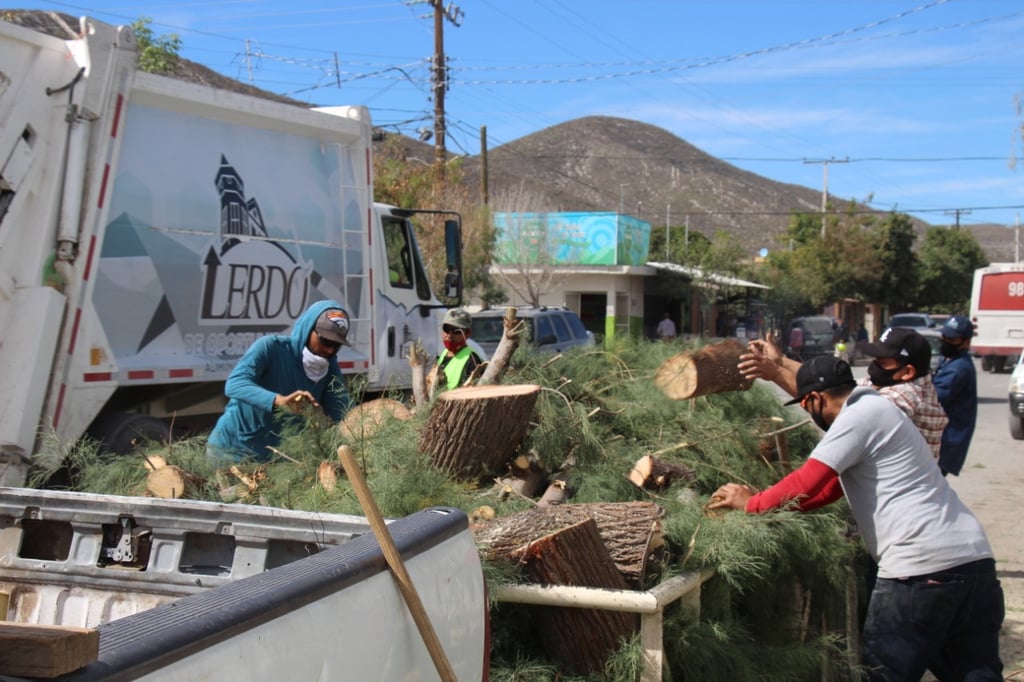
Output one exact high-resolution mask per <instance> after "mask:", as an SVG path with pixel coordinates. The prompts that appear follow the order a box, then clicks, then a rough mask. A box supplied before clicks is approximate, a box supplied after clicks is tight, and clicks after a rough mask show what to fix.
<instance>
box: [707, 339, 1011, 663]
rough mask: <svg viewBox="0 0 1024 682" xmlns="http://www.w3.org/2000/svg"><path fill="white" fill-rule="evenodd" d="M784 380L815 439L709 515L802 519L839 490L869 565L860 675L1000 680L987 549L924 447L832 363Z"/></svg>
mask: <svg viewBox="0 0 1024 682" xmlns="http://www.w3.org/2000/svg"><path fill="white" fill-rule="evenodd" d="M796 384H797V392H796V398H795V399H794V400H792V401H790V403H788V404H793V403H800V406H801V407H803V408H804V409H805V410H807V411H808V412H809V413H810V415H811V418H812V419H813V420H814V422H815V423H816V424H817V425H818V426H819V427H821V428H822V429H823V430H824V431H825V432H826V433H825V436H824V438H823V439H822V440H821V442H819V443H818V445H817V446H816V447H815V448H814V450H813V451H812V452H811V454H810V456H809V457H808V459H807V461H806V463H804V465H803V466H801V467H800V468H799V469H797V470H796V471H794V472H793V473H791V474H789V475H788V476H786V477H785V478H783V479H782V480H781V481H779V482H778V483H776V484H775V485H773V486H772V487H770V488H768V489H766V490H764V491H761V492H757V491H756V490H754V489H753V488H751V487H750V486H746V485H739V484H737V483H726V484H725V485H723V486H721V487H720V488H719V489H718V490H717V491H715V493H714V494H713V495H712V496H711V503H710V505H709V506H710V508H712V509H720V508H732V509H741V510H745V511H747V512H750V513H762V512H766V511H769V510H772V509H777V508H780V507H796V508H798V509H801V510H804V511H808V510H811V509H816V508H818V507H821V506H823V505H826V504H829V503H830V502H834V501H835V500H838V499H839V498H840V497H842V496H843V495H844V494H845V496H846V498H847V500H848V501H849V504H850V509H851V511H852V512H853V515H854V518H855V519H856V521H857V525H858V527H859V529H860V533H861V536H862V538H863V540H864V544H865V546H866V547H867V549H868V551H869V552H870V554H871V556H872V557H873V558H874V559H875V560H876V561H877V562H878V582H877V583H876V585H875V589H874V590H873V591H872V594H871V601H870V603H869V606H868V613H867V617H866V620H865V624H864V632H863V635H862V662H863V663H864V665H865V666H867V667H868V668H870V670H871V671H870V674H869V678H870V679H871V680H886V681H889V682H892V681H894V680H919V679H921V676H922V675H923V674H924V672H925V670H926V669H927V670H931V671H932V673H933V674H935V675H936V677H938V678H939V679H941V680H946V679H951V680H952V679H971V680H993V681H995V680H1001V679H1002V669H1003V666H1002V662H1001V661H1000V659H999V629H1000V627H1001V625H1002V620H1003V613H1004V603H1003V591H1002V588H1001V587H1000V585H999V581H998V580H997V578H996V571H995V560H994V559H993V554H992V548H991V547H990V545H989V542H988V538H987V537H986V536H985V531H984V529H983V528H982V526H981V524H980V523H979V522H978V520H977V518H975V516H974V515H973V514H972V513H971V511H970V509H968V508H967V506H966V505H965V504H964V503H963V502H962V501H961V500H960V498H959V497H957V495H956V492H954V491H953V489H952V488H951V487H950V486H949V484H948V483H947V482H946V480H945V478H943V476H942V473H941V472H940V471H939V468H938V467H937V466H935V459H934V457H933V455H932V451H931V449H930V448H929V447H928V443H927V442H925V440H924V438H923V437H922V435H921V433H920V432H919V431H918V430H917V428H916V427H915V426H914V424H913V423H912V422H911V421H910V420H909V419H908V418H907V416H906V415H905V414H904V413H903V412H902V411H901V410H900V409H899V408H898V407H896V406H895V405H893V403H892V402H890V401H889V400H887V399H886V398H884V397H882V396H881V395H879V394H878V392H877V391H875V390H874V389H873V388H870V387H866V386H865V387H858V386H857V385H856V382H855V381H854V379H853V372H852V371H851V370H850V365H849V364H848V363H846V362H845V361H844V360H841V359H839V358H834V357H827V356H822V357H817V358H814V359H813V360H810V361H809V362H806V363H804V364H803V365H802V366H801V367H800V369H799V370H798V372H797V377H796ZM911 605H912V608H911ZM922 613H924V614H927V617H924V618H915V614H922Z"/></svg>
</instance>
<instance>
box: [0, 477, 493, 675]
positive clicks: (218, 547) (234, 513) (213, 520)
mask: <svg viewBox="0 0 1024 682" xmlns="http://www.w3.org/2000/svg"><path fill="white" fill-rule="evenodd" d="M103 508H106V511H105V512H104V511H103ZM104 513H105V516H104ZM126 519H127V520H128V522H127V523H126ZM61 524H66V525H61ZM160 524H163V525H160ZM168 526H169V527H168ZM140 528H142V529H145V530H143V531H140V530H139V529H140ZM189 529H191V530H189ZM389 530H390V532H391V534H392V537H393V538H394V540H395V544H396V546H397V548H398V550H399V552H401V554H402V557H403V560H404V561H405V563H406V567H407V569H408V571H409V574H410V576H411V578H412V580H413V584H414V585H415V587H416V589H417V591H418V592H419V595H420V598H421V599H422V601H423V603H424V606H425V608H426V609H427V612H428V614H429V616H430V619H431V622H432V624H433V627H434V629H435V631H436V632H437V635H438V638H439V640H440V642H441V644H442V646H443V647H444V649H445V653H446V655H447V656H448V659H449V661H450V662H451V664H452V667H453V668H454V670H455V672H456V675H457V677H458V679H460V680H479V679H481V677H482V675H483V674H484V666H485V659H486V647H487V646H488V643H487V634H486V627H485V623H486V609H487V604H486V597H485V593H484V584H483V575H482V572H481V569H480V562H479V556H478V553H477V550H476V545H475V543H474V542H473V538H472V536H471V534H470V533H469V531H468V521H467V519H466V516H465V514H463V513H462V512H461V511H459V510H455V509H449V508H431V509H427V510H424V511H421V512H417V513H415V514H412V515H410V516H408V517H405V518H403V519H398V520H395V521H392V522H391V523H390V524H389ZM68 533H70V541H66V537H65V536H66V535H67V534H68ZM126 533H127V535H126ZM146 534H149V535H151V537H150V539H149V540H148V541H144V540H143V538H144V537H145V535H146ZM44 536H49V537H50V538H51V541H50V542H43V539H44ZM133 538H135V542H134V545H133ZM225 538H226V540H225ZM54 542H55V543H56V546H57V549H58V550H59V549H61V548H63V547H64V546H68V551H67V555H66V556H64V555H63V554H62V553H54V552H53V551H52V550H48V549H45V547H46V546H53V545H54ZM146 542H148V547H147V546H146ZM133 546H134V548H135V549H133ZM227 547H233V548H234V551H232V552H228V551H227V549H226V548H227ZM211 548H212V549H211ZM47 551H49V552H51V554H49V555H46V556H43V555H45V554H46V552H47ZM204 551H205V553H204ZM239 554H241V555H242V556H241V558H240V557H239ZM142 555H145V557H146V561H145V562H142V560H141V557H142ZM300 555H301V557H302V558H299V557H300ZM126 558H127V559H129V560H128V561H126V562H123V563H122V562H118V561H115V560H114V559H126ZM285 558H288V559H289V560H287V561H285V560H284V559H285ZM133 562H134V563H133ZM189 584H190V585H191V587H189ZM0 591H4V592H8V593H9V594H10V595H11V608H10V612H9V614H8V616H9V617H10V618H11V619H12V620H20V621H22V622H36V623H42V624H58V625H74V626H79V627H83V626H84V627H95V626H97V625H98V628H99V632H100V652H99V660H98V661H97V662H96V663H93V664H90V665H88V666H86V667H84V668H82V669H80V670H78V671H76V672H74V673H71V674H69V675H66V676H64V677H62V678H60V679H68V680H100V679H103V680H118V679H124V680H134V679H152V680H157V679H159V680H199V679H217V680H232V679H238V680H254V679H255V680H317V679H319V680H331V679H337V680H340V679H351V680H392V679H401V680H420V679H423V680H431V679H436V678H437V673H436V672H435V671H434V668H433V664H432V662H431V658H430V655H429V652H428V651H427V649H426V646H425V645H424V644H423V642H422V639H421V637H420V635H419V633H418V631H417V629H416V626H415V624H414V622H413V619H412V616H411V615H410V613H409V610H408V608H407V607H406V606H405V603H404V602H403V600H402V597H401V594H400V592H399V591H398V589H397V585H396V584H395V581H394V579H393V578H392V576H391V574H390V572H389V571H388V568H387V564H386V562H385V560H384V556H383V554H382V553H381V550H380V547H379V545H378V544H377V542H376V540H375V538H374V537H373V535H372V533H371V532H370V531H369V526H368V524H366V522H365V519H363V518H362V517H356V516H345V515H332V514H315V513H306V512H295V511H289V510H281V509H274V508H269V507H250V506H247V505H224V504H216V503H207V502H186V501H180V500H172V501H167V500H152V499H148V498H122V497H116V496H98V495H85V494H79V493H54V492H49V491H36V490H21V489H0ZM120 601H123V602H125V603H127V604H129V605H130V607H128V608H120V609H119V608H118V606H117V605H118V604H119V603H120ZM89 602H95V604H93V605H92V606H90V604H89ZM144 606H149V607H150V608H142V607H144ZM122 611H132V612H131V613H127V614H125V615H123V616H120V617H119V616H118V614H119V613H120V612H122ZM96 614H100V618H99V621H98V622H90V620H91V619H93V618H96ZM106 616H114V617H109V618H108V617H106Z"/></svg>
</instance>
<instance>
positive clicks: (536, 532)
mask: <svg viewBox="0 0 1024 682" xmlns="http://www.w3.org/2000/svg"><path fill="white" fill-rule="evenodd" d="M664 515H665V510H664V509H663V508H662V507H661V506H659V505H657V504H654V503H653V502H592V503H588V504H561V505H553V506H550V507H535V508H532V509H526V510H523V511H521V512H516V513H514V514H508V515H506V516H500V517H498V518H496V519H493V520H492V521H490V522H486V523H485V524H484V525H482V526H481V527H480V528H478V529H476V530H475V531H474V533H473V535H474V537H475V538H476V542H477V544H478V545H479V546H480V549H481V552H482V554H483V556H484V558H485V559H487V560H489V561H507V562H515V561H516V559H515V552H516V551H517V550H518V549H519V548H521V547H522V546H523V545H526V544H528V543H530V542H532V541H534V540H536V539H538V538H540V537H543V536H545V535H548V534H550V533H552V532H554V531H557V530H561V529H563V528H566V527H568V526H572V525H574V524H577V523H579V522H580V521H586V520H587V519H592V520H593V521H594V522H595V523H596V524H597V529H598V532H599V533H600V535H601V541H602V542H603V543H604V545H605V547H607V549H608V554H609V555H610V556H611V558H612V561H614V562H615V566H616V568H617V569H618V571H619V573H621V574H622V577H623V579H624V580H625V581H626V585H627V586H629V588H630V589H638V588H640V587H641V585H642V583H643V578H644V574H645V572H646V569H647V561H648V559H649V558H650V556H651V554H652V553H653V552H654V551H655V550H657V549H658V548H660V547H661V546H662V545H663V544H664V539H663V537H662V528H661V519H662V518H663V517H664Z"/></svg>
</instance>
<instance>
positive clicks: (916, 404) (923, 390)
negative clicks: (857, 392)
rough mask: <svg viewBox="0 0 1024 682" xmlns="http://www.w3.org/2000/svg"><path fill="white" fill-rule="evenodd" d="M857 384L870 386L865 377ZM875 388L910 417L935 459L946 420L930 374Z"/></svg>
mask: <svg viewBox="0 0 1024 682" xmlns="http://www.w3.org/2000/svg"><path fill="white" fill-rule="evenodd" d="M857 383H858V384H859V385H861V386H871V379H869V378H867V377H865V378H863V379H861V380H860V381H859V382H857ZM878 392H879V393H881V394H882V395H884V396H885V397H886V398H888V399H889V400H891V401H892V402H893V404H894V405H896V407H898V408H900V409H901V410H903V412H904V413H905V414H906V415H907V416H908V417H910V421H912V422H914V425H915V426H916V427H917V429H918V430H919V431H920V432H921V435H922V436H924V439H925V440H926V441H927V442H928V446H929V447H931V449H932V454H933V455H935V459H938V458H939V447H940V446H941V445H942V431H943V430H944V429H945V428H946V424H948V423H949V418H948V417H946V411H945V410H943V409H942V405H940V404H939V396H938V394H937V393H936V392H935V384H933V383H932V378H931V376H923V377H920V378H918V379H914V380H913V381H904V382H902V383H899V384H893V385H892V386H883V387H882V388H879V389H878Z"/></svg>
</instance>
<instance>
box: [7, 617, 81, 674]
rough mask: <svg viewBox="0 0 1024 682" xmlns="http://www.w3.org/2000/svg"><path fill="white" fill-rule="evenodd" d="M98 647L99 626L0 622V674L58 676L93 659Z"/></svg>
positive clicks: (76, 668)
mask: <svg viewBox="0 0 1024 682" xmlns="http://www.w3.org/2000/svg"><path fill="white" fill-rule="evenodd" d="M99 651H100V631H99V630H95V629H91V628H90V629H86V628H75V627H65V626H60V625H35V624H29V623H8V622H5V623H2V624H0V675H12V676H15V677H35V678H39V677H45V678H52V677H58V676H60V675H64V674H66V673H69V672H72V671H74V670H78V669H79V668H81V667H84V666H86V665H88V664H89V663H92V662H94V661H95V660H96V659H97V658H98V657H99Z"/></svg>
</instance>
